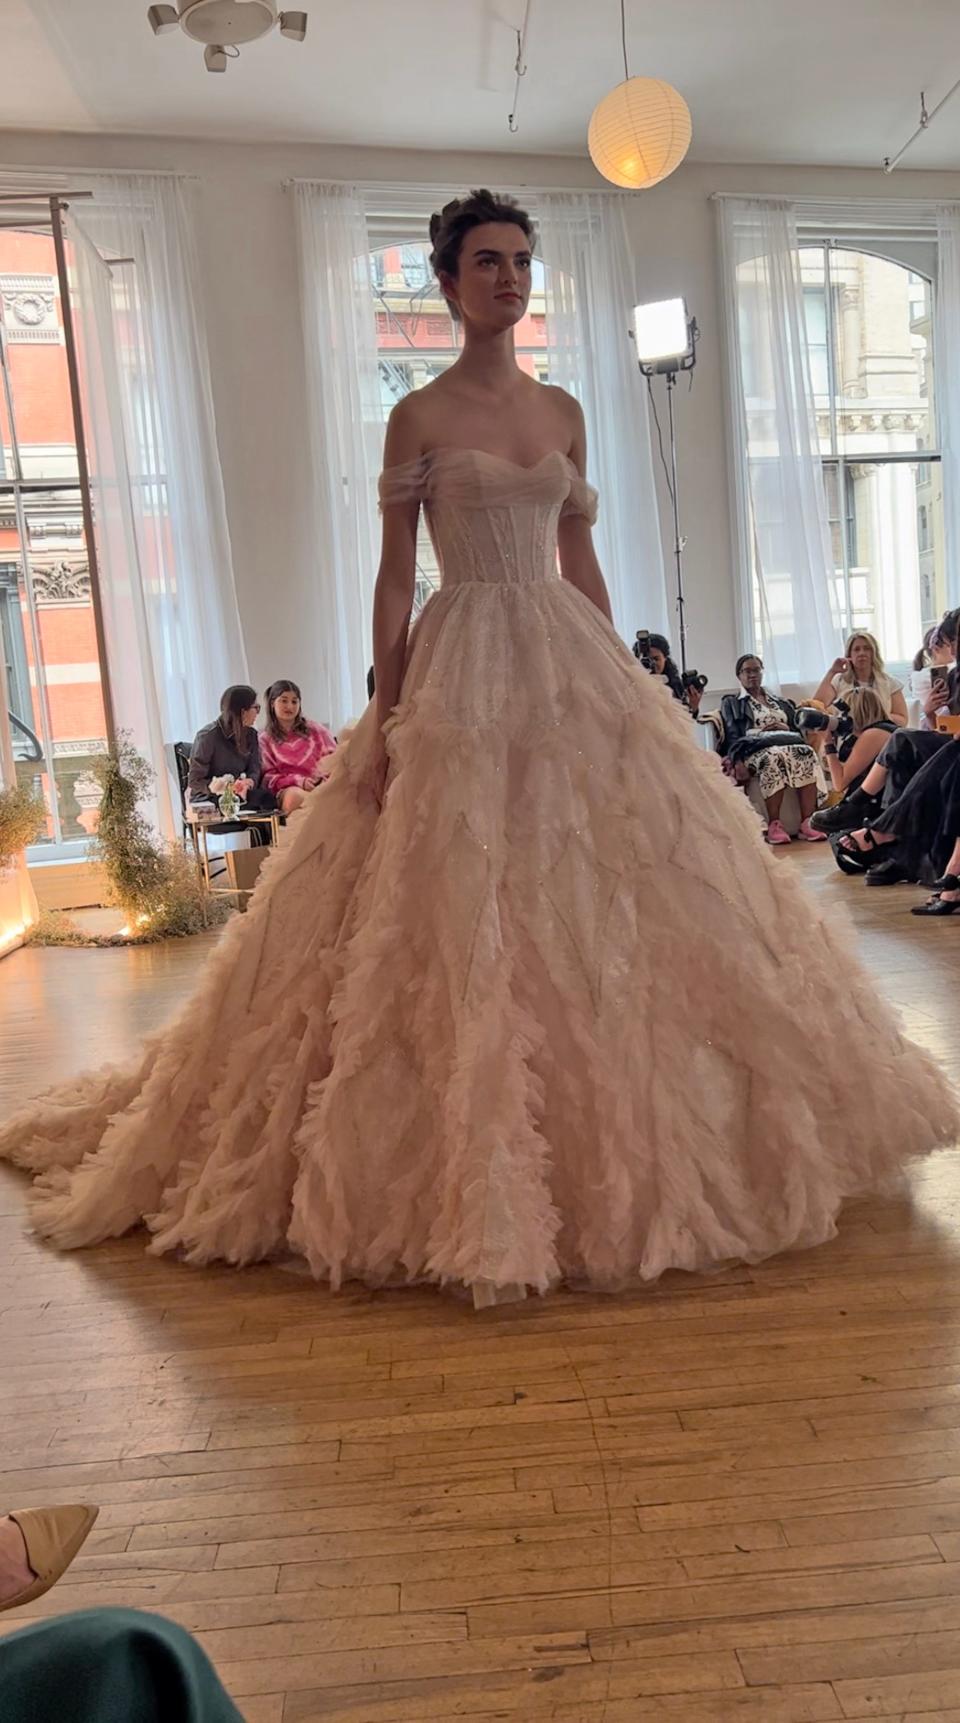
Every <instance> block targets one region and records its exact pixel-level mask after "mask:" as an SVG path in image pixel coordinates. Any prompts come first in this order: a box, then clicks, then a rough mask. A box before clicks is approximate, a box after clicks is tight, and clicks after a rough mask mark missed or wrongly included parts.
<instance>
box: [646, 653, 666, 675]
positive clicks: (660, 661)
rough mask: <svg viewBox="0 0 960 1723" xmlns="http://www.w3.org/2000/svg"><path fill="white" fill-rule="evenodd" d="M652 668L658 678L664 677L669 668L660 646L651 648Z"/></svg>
mask: <svg viewBox="0 0 960 1723" xmlns="http://www.w3.org/2000/svg"><path fill="white" fill-rule="evenodd" d="M650 668H651V670H655V671H656V673H657V675H658V676H662V675H663V673H664V671H665V670H666V668H667V661H666V659H665V657H664V656H663V653H662V652H661V651H660V648H659V646H651V648H650Z"/></svg>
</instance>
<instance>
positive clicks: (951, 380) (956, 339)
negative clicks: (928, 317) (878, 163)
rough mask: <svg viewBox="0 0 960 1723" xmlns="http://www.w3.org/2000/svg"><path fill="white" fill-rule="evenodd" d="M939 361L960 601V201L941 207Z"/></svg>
mask: <svg viewBox="0 0 960 1723" xmlns="http://www.w3.org/2000/svg"><path fill="white" fill-rule="evenodd" d="M935 291H936V329H935V332H934V363H935V365H936V376H937V419H938V422H939V432H940V450H941V454H942V457H943V465H942V472H943V487H942V488H943V536H944V541H945V542H944V561H945V566H946V576H947V580H946V595H947V603H948V604H949V605H951V606H952V605H957V604H960V205H957V204H955V203H949V204H941V205H939V207H938V209H937V283H936V290H935Z"/></svg>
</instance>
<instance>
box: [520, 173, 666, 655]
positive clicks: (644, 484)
mask: <svg viewBox="0 0 960 1723" xmlns="http://www.w3.org/2000/svg"><path fill="white" fill-rule="evenodd" d="M532 202H533V213H534V214H535V215H536V218H537V221H538V224H539V229H540V247H539V249H540V254H541V256H542V258H543V261H544V263H545V265H546V306H547V317H546V321H547V341H548V345H549V353H550V359H549V364H550V381H551V382H552V383H559V385H560V387H561V388H563V389H568V390H569V391H570V393H571V394H573V395H575V396H576V397H577V399H578V400H579V402H580V404H581V406H582V407H583V411H584V417H585V419H586V424H587V448H588V463H589V469H590V471H589V475H588V476H589V477H590V479H591V481H592V482H593V483H594V484H595V485H596V486H597V487H598V489H599V491H600V517H599V521H598V525H597V535H596V536H597V552H598V555H599V558H600V563H601V567H602V568H603V572H604V574H605V576H606V580H607V585H608V587H609V589H610V600H611V604H612V607H613V618H614V622H615V623H616V625H617V627H618V629H619V630H620V632H621V634H623V635H624V636H625V638H627V639H629V640H632V639H633V636H634V633H635V632H636V630H637V629H638V628H644V627H645V628H650V629H654V630H656V631H658V632H665V633H667V634H670V632H671V621H672V611H671V608H670V605H669V603H668V599H667V591H666V585H665V582H664V567H663V551H662V546H661V539H660V521H659V513H658V509H657V495H656V487H655V485H654V477H653V457H652V450H651V443H650V424H649V417H648V409H647V402H646V396H645V391H644V385H643V380H642V378H641V376H640V373H639V370H638V368H637V365H636V361H635V359H634V358H633V356H632V349H631V345H630V340H629V330H630V322H631V313H632V310H633V307H634V305H635V303H636V299H637V295H636V291H635V278H634V269H633V263H632V260H631V257H630V249H629V245H628V242H627V234H626V226H625V223H624V218H623V207H622V202H621V200H620V199H619V198H617V197H610V196H607V195H606V194H604V193H602V192H572V193H568V192H537V193H536V194H535V195H534V197H533V199H532ZM675 632H676V630H675V629H674V633H675ZM674 644H676V641H674Z"/></svg>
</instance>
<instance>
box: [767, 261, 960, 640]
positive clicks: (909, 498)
mask: <svg viewBox="0 0 960 1723" xmlns="http://www.w3.org/2000/svg"><path fill="white" fill-rule="evenodd" d="M800 261H801V273H802V280H803V301H804V312H805V320H806V335H807V345H808V353H809V361H810V375H811V383H812V386H813V394H814V402H815V408H816V419H817V437H818V441H819V448H820V455H821V459H822V463H823V482H824V489H825V492H826V497H827V513H828V516H829V520H830V529H831V536H832V541H833V561H834V568H835V570H836V593H837V609H838V613H839V615H840V616H841V618H842V620H843V626H844V628H845V629H848V628H865V629H869V630H870V632H871V633H874V634H876V635H877V637H878V639H879V640H880V642H881V644H882V647H883V650H884V652H885V654H886V656H887V658H888V659H889V660H891V661H892V662H894V663H900V664H902V663H904V662H905V661H906V660H907V659H908V658H910V657H911V656H912V654H913V653H914V652H915V651H916V649H917V646H918V644H919V639H920V635H921V633H922V632H923V631H924V630H925V629H927V628H928V627H930V625H931V624H932V623H934V622H936V621H937V620H938V618H939V617H940V615H941V614H942V612H943V611H944V609H945V608H946V577H945V568H944V557H943V488H942V483H941V464H940V453H939V443H938V437H937V423H936V402H935V398H934V376H935V354H934V351H933V303H932V288H931V284H930V282H929V281H927V280H926V279H925V278H924V277H923V276H921V275H919V274H916V273H914V272H912V271H911V270H909V269H907V268H906V267H905V266H904V265H903V264H901V263H897V262H892V261H890V260H889V259H888V258H885V257H879V256H876V255H875V254H874V253H872V252H867V251H854V250H843V249H841V248H839V247H837V246H833V245H815V246H804V247H802V249H801V252H800Z"/></svg>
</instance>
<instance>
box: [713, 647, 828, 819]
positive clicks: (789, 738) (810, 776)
mask: <svg viewBox="0 0 960 1723" xmlns="http://www.w3.org/2000/svg"><path fill="white" fill-rule="evenodd" d="M737 680H738V682H739V683H740V684H741V687H742V689H743V692H742V693H741V694H727V695H725V696H724V698H723V701H722V702H721V706H720V712H721V717H722V719H723V729H724V734H723V739H722V742H721V745H720V751H721V753H722V754H723V756H724V769H725V770H726V771H728V772H729V773H730V775H731V776H732V777H734V778H736V781H737V782H738V783H740V784H746V782H747V779H748V778H750V777H755V778H756V779H757V782H758V783H759V785H760V794H761V795H762V796H763V799H764V803H765V805H766V809H767V834H766V836H767V843H768V844H788V843H789V842H790V837H789V834H788V832H787V831H786V830H785V828H784V826H783V823H782V821H781V819H780V810H781V807H782V805H783V797H784V793H785V791H786V790H787V789H794V790H796V792H797V798H798V800H799V803H800V813H801V816H802V824H801V826H800V831H799V836H800V837H801V838H803V839H804V840H805V841H806V842H807V843H817V842H818V841H820V834H819V833H818V832H816V831H814V830H813V828H812V826H811V824H810V816H811V814H812V813H813V812H814V810H815V808H816V805H817V794H818V787H819V782H820V768H819V766H818V764H817V756H816V754H815V753H814V751H813V749H812V748H811V747H810V744H809V742H807V741H806V740H805V738H804V737H803V736H802V735H801V733H800V730H799V728H798V725H797V709H796V707H795V706H794V704H793V701H792V700H787V699H786V698H785V697H784V696H782V695H780V696H774V695H772V694H769V693H768V692H767V690H766V689H765V688H764V686H763V664H762V662H761V660H760V659H759V658H757V657H756V655H755V654H754V653H752V652H747V653H744V656H743V657H742V658H739V659H738V660H737Z"/></svg>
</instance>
